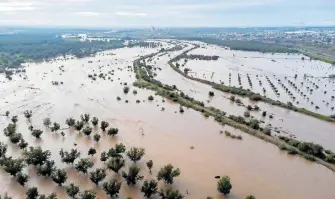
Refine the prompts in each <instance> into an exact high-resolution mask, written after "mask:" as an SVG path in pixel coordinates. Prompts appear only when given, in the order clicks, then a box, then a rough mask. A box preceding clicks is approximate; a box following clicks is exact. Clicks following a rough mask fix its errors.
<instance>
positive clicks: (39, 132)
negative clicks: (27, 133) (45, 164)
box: [31, 129, 43, 139]
mask: <svg viewBox="0 0 335 199" xmlns="http://www.w3.org/2000/svg"><path fill="white" fill-rule="evenodd" d="M42 133H43V131H42V130H39V129H34V130H33V132H31V135H32V136H34V137H35V138H37V139H40V138H41V135H42Z"/></svg>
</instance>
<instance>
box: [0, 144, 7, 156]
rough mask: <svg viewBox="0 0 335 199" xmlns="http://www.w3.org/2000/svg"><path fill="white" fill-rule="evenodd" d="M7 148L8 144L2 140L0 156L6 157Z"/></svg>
mask: <svg viewBox="0 0 335 199" xmlns="http://www.w3.org/2000/svg"><path fill="white" fill-rule="evenodd" d="M7 149H8V145H7V144H5V143H3V142H0V158H4V157H6V153H7Z"/></svg>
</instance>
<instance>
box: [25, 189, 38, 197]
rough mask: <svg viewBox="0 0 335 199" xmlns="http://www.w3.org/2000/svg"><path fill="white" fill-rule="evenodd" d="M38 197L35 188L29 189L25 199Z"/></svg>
mask: <svg viewBox="0 0 335 199" xmlns="http://www.w3.org/2000/svg"><path fill="white" fill-rule="evenodd" d="M38 195H39V193H38V190H37V187H31V188H29V189H28V190H27V192H26V196H27V197H26V199H37V197H38Z"/></svg>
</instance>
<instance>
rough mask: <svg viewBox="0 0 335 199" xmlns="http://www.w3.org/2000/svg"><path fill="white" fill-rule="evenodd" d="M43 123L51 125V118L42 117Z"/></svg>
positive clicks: (47, 125) (46, 125)
mask: <svg viewBox="0 0 335 199" xmlns="http://www.w3.org/2000/svg"><path fill="white" fill-rule="evenodd" d="M43 125H44V126H45V127H50V125H51V120H50V118H48V117H47V118H44V119H43Z"/></svg>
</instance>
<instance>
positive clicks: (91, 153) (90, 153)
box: [88, 148, 97, 156]
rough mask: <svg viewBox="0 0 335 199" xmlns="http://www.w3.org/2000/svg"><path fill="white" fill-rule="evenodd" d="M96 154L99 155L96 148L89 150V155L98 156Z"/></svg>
mask: <svg viewBox="0 0 335 199" xmlns="http://www.w3.org/2000/svg"><path fill="white" fill-rule="evenodd" d="M96 153H97V150H95V148H90V149H89V150H88V155H91V156H93V155H94V154H96Z"/></svg>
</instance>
